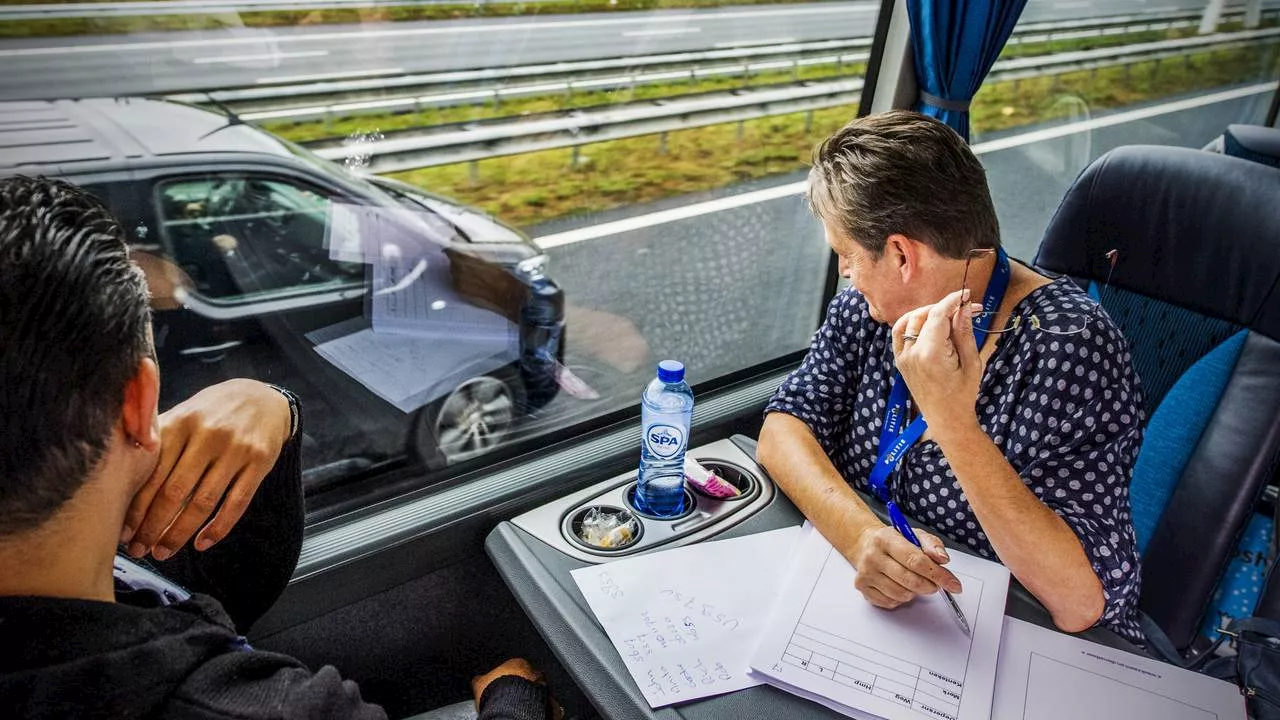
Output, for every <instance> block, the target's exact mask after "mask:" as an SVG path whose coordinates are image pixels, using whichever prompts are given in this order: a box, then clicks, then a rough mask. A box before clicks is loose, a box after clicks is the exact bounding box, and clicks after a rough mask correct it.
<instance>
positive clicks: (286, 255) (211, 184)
mask: <svg viewBox="0 0 1280 720" xmlns="http://www.w3.org/2000/svg"><path fill="white" fill-rule="evenodd" d="M159 195H160V202H159V206H160V207H159V210H160V214H161V224H162V227H163V228H164V233H165V236H166V240H167V242H168V245H169V249H170V251H171V252H172V254H173V258H174V260H175V261H176V262H177V263H178V265H179V266H180V267H181V268H182V269H183V270H184V271H186V273H187V274H188V275H190V276H191V278H192V279H193V281H194V282H195V291H196V292H197V293H199V294H201V295H203V296H205V297H208V298H214V299H229V298H236V297H240V296H249V295H256V294H261V293H269V292H275V291H282V290H291V289H296V288H308V287H323V286H332V285H342V284H348V283H356V282H361V281H363V279H364V269H363V266H362V265H361V264H360V263H358V262H349V261H345V260H342V259H338V257H337V256H335V254H334V253H332V252H331V248H330V245H331V244H332V243H331V240H332V238H331V237H330V232H329V230H330V220H331V218H332V214H333V206H334V203H333V202H332V201H331V200H330V199H329V198H328V197H325V196H324V195H321V194H320V193H318V192H316V191H315V190H312V189H310V188H307V187H303V186H301V185H297V184H294V183H292V182H287V181H284V180H280V179H268V178H262V177H254V176H243V175H210V176H202V177H199V178H191V179H184V180H175V181H169V182H166V183H164V184H162V185H161V187H160V190H159Z"/></svg>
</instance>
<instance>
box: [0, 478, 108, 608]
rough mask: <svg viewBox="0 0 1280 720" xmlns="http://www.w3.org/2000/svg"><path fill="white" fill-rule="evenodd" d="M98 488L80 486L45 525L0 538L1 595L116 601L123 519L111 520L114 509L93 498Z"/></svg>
mask: <svg viewBox="0 0 1280 720" xmlns="http://www.w3.org/2000/svg"><path fill="white" fill-rule="evenodd" d="M94 489H95V488H90V487H85V488H81V490H82V492H78V493H76V495H75V496H74V497H73V498H72V499H71V500H70V501H68V502H67V504H66V505H64V506H63V507H62V509H60V510H59V511H58V513H57V514H56V515H55V516H54V517H52V518H50V520H49V521H48V522H46V523H45V524H43V525H41V526H40V527H38V528H35V529H34V530H29V531H26V532H23V533H19V534H17V535H14V536H10V537H4V538H0V596H19V595H23V596H26V595H31V596H39V597H58V598H78V599H84V600H101V601H104V602H113V601H114V600H115V584H114V581H113V575H112V566H113V563H114V559H115V550H116V544H117V542H118V540H119V535H120V523H114V522H113V520H112V517H113V516H114V515H116V514H117V512H115V508H111V507H109V505H110V504H109V503H102V502H99V498H96V497H93V496H94V495H95V493H94V492H93V490H94ZM84 491H88V492H84ZM95 511H96V512H95ZM118 514H120V515H121V516H123V510H120V511H119V512H118ZM112 525H114V529H113V528H112Z"/></svg>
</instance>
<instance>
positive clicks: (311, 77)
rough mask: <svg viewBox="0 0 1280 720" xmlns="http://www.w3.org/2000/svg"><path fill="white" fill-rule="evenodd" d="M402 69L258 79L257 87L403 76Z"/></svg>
mask: <svg viewBox="0 0 1280 720" xmlns="http://www.w3.org/2000/svg"><path fill="white" fill-rule="evenodd" d="M403 74H405V69H404V68H378V69H377V70H350V71H347V72H333V73H320V74H317V75H285V76H282V77H264V78H258V79H257V80H255V81H254V82H255V83H256V84H258V85H274V84H275V83H300V82H318V81H320V80H347V79H350V78H361V77H377V76H379V75H403Z"/></svg>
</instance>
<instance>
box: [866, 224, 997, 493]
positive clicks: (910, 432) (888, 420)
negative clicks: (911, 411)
mask: <svg viewBox="0 0 1280 720" xmlns="http://www.w3.org/2000/svg"><path fill="white" fill-rule="evenodd" d="M1009 273H1010V270H1009V256H1008V255H1007V254H1006V253H1005V251H1004V248H1000V249H999V250H997V251H996V267H995V270H994V271H993V272H992V273H991V281H990V282H988V283H987V292H986V294H985V295H984V296H983V298H982V310H983V312H984V313H987V314H985V315H982V316H980V317H978V318H977V319H976V320H975V321H974V323H973V337H974V339H975V340H976V341H977V343H978V347H979V348H981V347H982V342H983V341H984V340H986V339H987V331H988V330H989V329H990V328H991V320H992V318H993V317H994V313H995V311H996V309H998V308H999V307H1000V301H1002V300H1004V293H1005V290H1007V289H1008V288H1009ZM963 310H964V309H963V308H961V311H963ZM908 397H909V391H908V389H907V384H906V383H905V382H903V380H902V373H894V375H893V389H891V390H890V391H889V407H888V409H887V411H886V412H885V416H884V427H882V428H881V429H880V445H879V449H880V457H879V458H878V459H877V460H876V464H875V467H873V468H871V477H870V484H871V489H872V491H873V492H875V494H876V497H878V498H880V502H885V503H887V502H889V489H888V485H887V484H886V481H887V480H888V479H889V476H890V475H891V474H893V471H894V469H895V468H897V467H898V463H900V462H902V456H903V455H905V454H906V452H907V449H908V448H910V447H911V446H912V445H915V444H916V441H918V440H919V439H920V436H921V435H923V434H924V431H925V428H926V427H927V424H926V423H925V420H924V417H923V416H921V417H918V418H916V419H915V420H913V421H912V422H911V424H910V425H908V426H907V427H906V429H905V430H904V429H903V428H902V420H903V418H905V417H906V415H907V398H908Z"/></svg>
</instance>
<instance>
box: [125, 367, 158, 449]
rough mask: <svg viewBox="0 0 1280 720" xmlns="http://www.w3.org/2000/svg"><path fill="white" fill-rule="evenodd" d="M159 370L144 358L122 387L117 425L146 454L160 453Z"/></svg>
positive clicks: (126, 437)
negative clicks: (122, 406) (121, 399)
mask: <svg viewBox="0 0 1280 720" xmlns="http://www.w3.org/2000/svg"><path fill="white" fill-rule="evenodd" d="M159 409H160V368H159V367H157V366H156V361H155V360H153V359H151V358H149V357H146V358H143V359H142V360H141V361H139V362H138V369H137V371H135V372H134V374H133V377H132V378H130V379H129V382H128V383H127V384H126V385H125V386H124V409H123V410H122V412H121V413H120V422H121V424H122V425H123V428H124V434H125V439H127V440H129V441H131V442H135V443H137V444H139V445H141V446H142V447H143V449H145V450H146V451H147V452H158V451H159V450H160V418H159Z"/></svg>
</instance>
